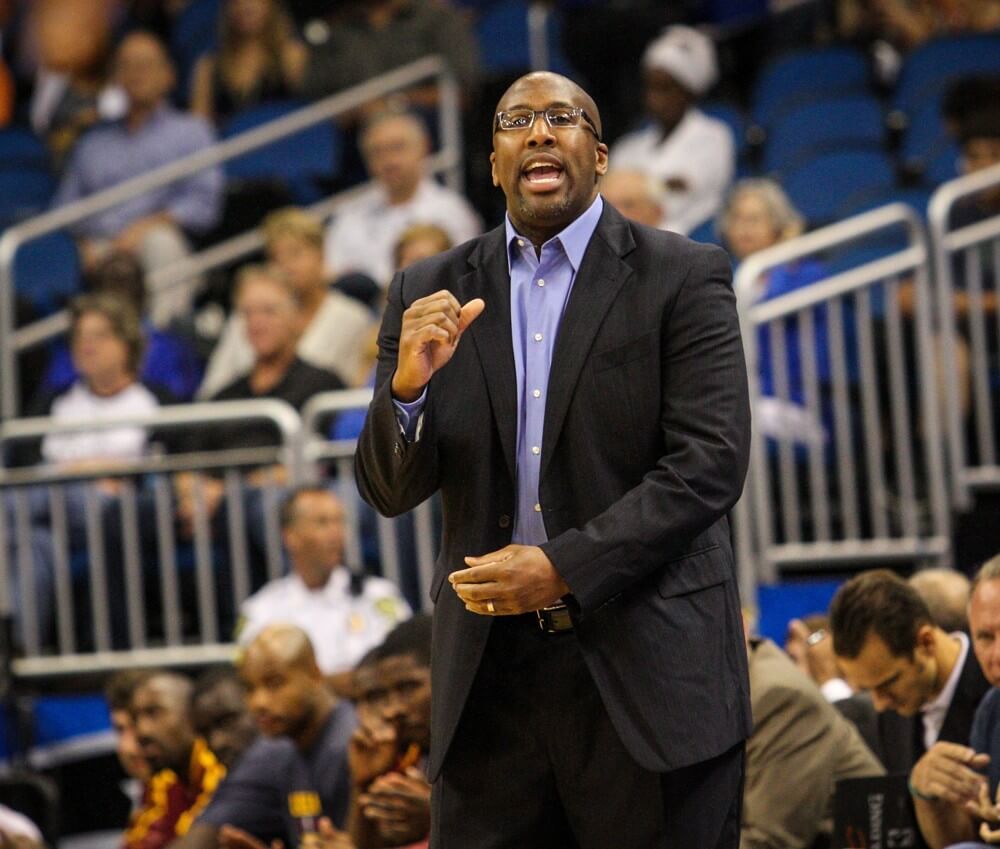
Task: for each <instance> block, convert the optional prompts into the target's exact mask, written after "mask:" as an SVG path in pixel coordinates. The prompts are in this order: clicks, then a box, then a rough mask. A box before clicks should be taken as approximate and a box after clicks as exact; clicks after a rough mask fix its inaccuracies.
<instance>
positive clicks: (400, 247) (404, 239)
mask: <svg viewBox="0 0 1000 849" xmlns="http://www.w3.org/2000/svg"><path fill="white" fill-rule="evenodd" d="M454 244H455V243H454V242H453V241H452V239H451V236H449V235H448V231H447V230H445V229H444V228H443V227H440V226H438V225H437V224H419V223H418V224H413V225H411V226H409V227H407V228H406V229H405V230H404V231H403V232H402V233H400V234H399V238H398V239H397V240H396V245H395V247H394V248H393V249H392V264H393V268H395V269H396V271H402V270H403V269H404V268H406V267H407V266H409V265H412V264H413V263H415V262H416V261H417V260H419V259H427V258H428V257H431V256H435V255H436V254H439V253H443V252H444V251H446V250H448V249H449V248H450V247H452V246H453V245H454Z"/></svg>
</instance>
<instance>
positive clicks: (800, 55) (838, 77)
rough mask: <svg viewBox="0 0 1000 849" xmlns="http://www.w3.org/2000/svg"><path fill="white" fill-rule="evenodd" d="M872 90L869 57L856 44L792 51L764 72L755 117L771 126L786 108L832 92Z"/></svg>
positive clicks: (755, 101) (756, 90)
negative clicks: (853, 45) (854, 45)
mask: <svg viewBox="0 0 1000 849" xmlns="http://www.w3.org/2000/svg"><path fill="white" fill-rule="evenodd" d="M868 91H869V70H868V60H867V58H866V57H865V55H864V54H863V53H862V52H860V51H859V50H855V49H854V48H852V47H828V48H825V49H822V50H808V51H801V52H795V53H789V54H787V55H785V56H781V57H779V58H777V59H775V60H774V61H773V62H771V63H770V64H769V65H768V66H767V67H765V68H764V70H763V71H762V73H761V76H760V78H759V79H758V80H757V84H756V85H755V86H754V94H753V120H754V122H755V123H757V124H759V125H760V126H762V127H769V126H770V125H771V124H772V122H773V121H774V119H775V118H777V117H778V116H779V115H780V114H781V113H782V112H784V111H786V110H787V109H789V108H793V107H795V106H801V105H802V104H804V103H808V102H810V101H812V100H819V99H823V98H826V97H830V96H832V95H840V94H848V93H858V94H865V93H867V92H868Z"/></svg>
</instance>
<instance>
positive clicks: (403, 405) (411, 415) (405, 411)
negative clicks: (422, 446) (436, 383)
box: [392, 386, 427, 442]
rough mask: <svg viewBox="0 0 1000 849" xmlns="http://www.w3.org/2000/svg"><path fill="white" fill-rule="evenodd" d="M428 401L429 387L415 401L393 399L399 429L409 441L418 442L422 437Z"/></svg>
mask: <svg viewBox="0 0 1000 849" xmlns="http://www.w3.org/2000/svg"><path fill="white" fill-rule="evenodd" d="M426 403H427V387H426V386H425V387H424V391H423V392H421V393H420V397H419V398H417V399H416V400H415V401H409V402H407V401H397V400H396V399H395V398H393V399H392V405H393V406H394V407H395V408H396V421H397V422H399V429H400V431H401V432H402V434H403V436H404V437H405V438H406V441H407V442H416V441H417V440H418V439H420V430H421V426H422V425H423V423H424V405H425V404H426Z"/></svg>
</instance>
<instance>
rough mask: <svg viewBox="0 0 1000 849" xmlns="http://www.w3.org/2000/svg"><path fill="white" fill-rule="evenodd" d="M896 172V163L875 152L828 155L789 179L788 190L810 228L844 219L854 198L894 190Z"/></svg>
mask: <svg viewBox="0 0 1000 849" xmlns="http://www.w3.org/2000/svg"><path fill="white" fill-rule="evenodd" d="M895 181H896V173H895V167H894V166H893V163H892V160H891V159H889V157H888V156H886V155H885V154H884V153H880V152H878V151H874V150H852V151H839V152H835V153H827V154H823V155H821V156H818V157H816V158H815V159H812V160H810V161H809V162H806V163H805V164H803V165H802V166H800V167H799V168H797V169H796V170H795V171H793V172H791V173H790V174H788V175H787V176H786V177H785V180H784V187H785V191H787V192H788V196H789V197H790V198H791V199H792V202H793V203H794V204H795V205H796V206H797V207H798V208H799V210H800V211H801V212H802V214H803V215H804V216H805V218H806V221H808V222H809V226H810V227H818V226H820V225H823V224H828V223H830V222H831V221H834V220H835V219H837V218H839V217H842V215H843V213H842V210H843V207H844V204H845V203H847V202H849V201H850V199H851V198H855V197H860V196H861V195H863V194H865V193H870V192H874V191H876V190H879V189H884V190H885V191H890V190H891V189H892V188H893V186H894V185H895Z"/></svg>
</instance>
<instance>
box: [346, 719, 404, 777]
mask: <svg viewBox="0 0 1000 849" xmlns="http://www.w3.org/2000/svg"><path fill="white" fill-rule="evenodd" d="M398 758H399V735H398V734H397V733H396V729H395V727H394V726H392V725H390V724H389V723H387V722H383V721H382V720H380V719H377V718H375V717H369V718H367V719H365V720H364V721H362V722H361V723H360V724H359V725H358V727H357V729H356V730H355V732H354V734H353V735H351V742H350V744H349V745H348V748H347V763H348V767H349V768H350V770H351V779H352V780H353V782H354V784H355V786H356V787H358V788H361V789H365V788H367V787H368V785H369V784H370V783H371V782H372V781H373V780H374V779H375V778H377V777H378V776H380V775H382V774H383V773H385V772H388V771H389V770H390V769H392V768H393V767H394V766H395V765H396V760H397V759H398Z"/></svg>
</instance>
